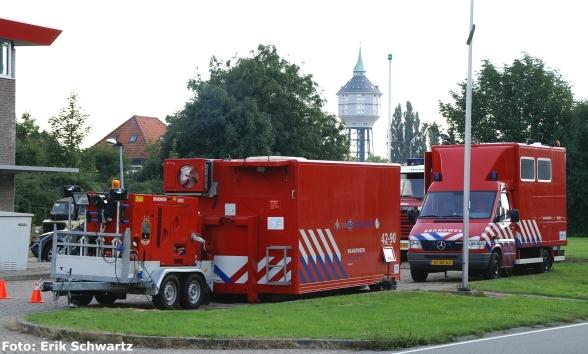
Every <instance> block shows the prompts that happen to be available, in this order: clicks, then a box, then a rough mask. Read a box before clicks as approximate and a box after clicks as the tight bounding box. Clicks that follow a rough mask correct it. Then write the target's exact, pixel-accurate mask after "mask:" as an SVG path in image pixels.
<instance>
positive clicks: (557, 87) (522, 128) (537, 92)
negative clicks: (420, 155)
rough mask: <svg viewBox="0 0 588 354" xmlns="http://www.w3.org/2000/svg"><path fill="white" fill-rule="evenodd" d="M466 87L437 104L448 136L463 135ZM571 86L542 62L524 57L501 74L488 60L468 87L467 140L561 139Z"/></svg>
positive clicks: (568, 114) (461, 84) (566, 120)
mask: <svg viewBox="0 0 588 354" xmlns="http://www.w3.org/2000/svg"><path fill="white" fill-rule="evenodd" d="M465 91H466V84H465V82H461V83H460V84H459V91H451V93H450V94H451V97H452V102H449V103H442V102H439V109H440V111H441V114H442V115H443V117H445V118H446V119H447V123H448V125H449V131H450V132H454V133H456V135H457V137H458V138H463V136H464V129H465V125H464V120H465ZM572 105H573V95H572V92H571V88H570V84H569V83H568V82H566V81H565V80H563V78H562V77H561V76H560V74H559V73H558V72H557V71H554V70H551V69H547V68H545V64H544V63H543V61H541V60H540V59H537V58H533V57H531V56H529V55H528V54H524V55H523V58H521V59H515V60H514V61H513V63H512V65H510V66H508V65H505V66H504V67H503V68H502V70H498V69H496V67H495V66H494V65H493V64H492V63H491V62H490V61H488V60H484V61H483V62H482V69H481V70H480V72H479V73H478V75H477V78H476V80H475V82H473V83H472V140H473V141H478V142H496V141H515V142H542V143H547V144H549V143H552V142H553V141H554V140H555V139H558V138H559V139H561V138H562V137H563V136H564V135H565V129H564V127H565V126H567V125H568V123H569V121H570V117H571V112H572Z"/></svg>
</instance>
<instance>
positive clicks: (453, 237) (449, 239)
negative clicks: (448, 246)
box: [447, 233, 463, 241]
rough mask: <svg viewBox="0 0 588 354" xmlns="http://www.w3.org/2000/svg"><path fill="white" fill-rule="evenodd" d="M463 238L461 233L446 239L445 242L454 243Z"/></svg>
mask: <svg viewBox="0 0 588 354" xmlns="http://www.w3.org/2000/svg"><path fill="white" fill-rule="evenodd" d="M462 237H463V233H459V234H455V235H453V236H451V237H449V238H448V239H447V241H455V240H458V239H460V238H462Z"/></svg>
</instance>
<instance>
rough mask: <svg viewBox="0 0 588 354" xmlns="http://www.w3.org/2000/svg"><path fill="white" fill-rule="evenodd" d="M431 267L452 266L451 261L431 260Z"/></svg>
mask: <svg viewBox="0 0 588 354" xmlns="http://www.w3.org/2000/svg"><path fill="white" fill-rule="evenodd" d="M431 265H439V266H451V265H453V259H433V260H432V261H431Z"/></svg>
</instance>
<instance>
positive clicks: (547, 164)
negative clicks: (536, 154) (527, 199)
mask: <svg viewBox="0 0 588 354" xmlns="http://www.w3.org/2000/svg"><path fill="white" fill-rule="evenodd" d="M537 180H538V181H539V182H551V160H550V159H541V158H539V159H537Z"/></svg>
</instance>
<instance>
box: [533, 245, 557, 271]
mask: <svg viewBox="0 0 588 354" xmlns="http://www.w3.org/2000/svg"><path fill="white" fill-rule="evenodd" d="M539 253H540V255H541V258H542V261H541V263H537V264H536V265H535V273H538V274H541V273H545V272H548V271H549V270H551V266H552V265H553V263H552V262H551V256H550V255H549V251H548V250H547V249H546V248H542V249H541V251H540V252H539Z"/></svg>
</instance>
